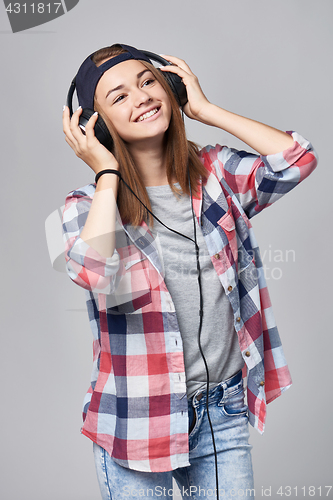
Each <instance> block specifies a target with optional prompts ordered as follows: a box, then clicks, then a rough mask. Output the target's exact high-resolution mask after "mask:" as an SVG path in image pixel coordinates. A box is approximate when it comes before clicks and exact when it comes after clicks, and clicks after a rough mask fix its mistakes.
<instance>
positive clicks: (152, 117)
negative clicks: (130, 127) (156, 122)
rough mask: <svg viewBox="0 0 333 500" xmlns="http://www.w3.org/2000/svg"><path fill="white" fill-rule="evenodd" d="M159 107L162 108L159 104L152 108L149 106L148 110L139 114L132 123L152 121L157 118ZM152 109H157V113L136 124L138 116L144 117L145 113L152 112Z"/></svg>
mask: <svg viewBox="0 0 333 500" xmlns="http://www.w3.org/2000/svg"><path fill="white" fill-rule="evenodd" d="M161 107H162V106H161V105H160V104H155V105H154V106H150V108H147V109H145V110H144V111H143V112H142V113H140V114H139V115H138V116H137V117H136V118H135V120H134V122H135V123H142V122H147V121H150V120H153V119H155V117H156V118H157V117H158V116H159V115H160V112H161ZM153 109H158V111H157V113H155V114H154V115H152V116H150V117H149V118H146V119H145V120H142V121H141V122H138V119H139V118H140V116H142V115H145V114H146V113H149V111H152V110H153Z"/></svg>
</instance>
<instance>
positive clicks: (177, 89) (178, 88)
mask: <svg viewBox="0 0 333 500" xmlns="http://www.w3.org/2000/svg"><path fill="white" fill-rule="evenodd" d="M161 73H162V74H163V76H164V77H165V79H166V81H167V82H168V84H169V86H170V87H171V90H172V92H173V94H174V96H175V98H176V100H177V102H178V104H179V106H180V107H183V106H185V104H186V103H187V92H186V86H185V85H184V83H183V81H182V79H181V78H180V76H178V75H176V74H175V73H170V72H167V71H163V72H162V71H161Z"/></svg>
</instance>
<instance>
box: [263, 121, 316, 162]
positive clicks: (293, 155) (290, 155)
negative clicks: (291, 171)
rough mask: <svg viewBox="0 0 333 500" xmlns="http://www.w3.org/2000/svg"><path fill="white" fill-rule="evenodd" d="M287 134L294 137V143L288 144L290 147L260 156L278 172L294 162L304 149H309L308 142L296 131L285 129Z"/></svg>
mask: <svg viewBox="0 0 333 500" xmlns="http://www.w3.org/2000/svg"><path fill="white" fill-rule="evenodd" d="M287 134H289V135H291V136H292V138H293V139H294V144H293V145H292V146H290V148H288V149H285V150H284V151H282V152H281V153H276V154H274V155H266V156H262V158H263V159H265V160H264V162H265V163H266V164H268V165H269V166H270V167H271V169H272V170H273V172H280V171H281V170H285V169H286V168H289V167H290V166H291V165H293V164H294V163H296V162H297V160H299V159H300V158H301V156H303V154H304V153H305V152H306V151H308V150H309V149H311V145H310V142H309V141H307V140H306V139H304V137H302V136H301V135H299V134H298V133H297V132H291V131H287Z"/></svg>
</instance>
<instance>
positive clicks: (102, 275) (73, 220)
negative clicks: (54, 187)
mask: <svg viewBox="0 0 333 500" xmlns="http://www.w3.org/2000/svg"><path fill="white" fill-rule="evenodd" d="M94 191H95V189H94V186H93V185H92V184H90V185H88V186H85V187H83V188H80V189H79V190H75V191H72V192H71V193H69V194H68V196H67V198H66V202H65V208H64V211H63V237H64V243H65V259H66V270H67V273H68V275H69V277H70V278H71V279H72V280H73V281H74V282H75V283H76V284H78V285H80V286H82V287H83V288H85V289H86V290H89V291H92V292H95V293H104V294H110V293H113V291H114V290H115V288H116V286H117V281H118V280H119V274H120V268H121V262H120V257H119V254H118V252H117V250H115V251H114V254H113V255H112V257H109V258H105V257H103V256H102V255H100V254H99V252H97V251H96V250H94V249H93V248H92V247H91V246H89V245H88V244H87V243H86V242H85V241H84V240H82V239H81V237H80V234H81V231H82V229H83V227H84V225H85V223H86V220H87V217H88V213H89V210H90V207H91V203H92V199H93V194H94Z"/></svg>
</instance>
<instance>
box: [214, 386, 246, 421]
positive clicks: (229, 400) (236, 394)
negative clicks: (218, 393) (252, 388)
mask: <svg viewBox="0 0 333 500" xmlns="http://www.w3.org/2000/svg"><path fill="white" fill-rule="evenodd" d="M219 406H220V408H221V411H222V413H223V415H224V416H225V417H228V418H233V417H237V416H244V415H247V411H248V407H247V405H246V404H245V402H244V389H243V384H240V385H239V387H237V388H235V390H234V391H232V392H231V393H229V394H228V395H227V396H226V397H225V398H224V397H223V398H222V399H221V401H220V403H219Z"/></svg>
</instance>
